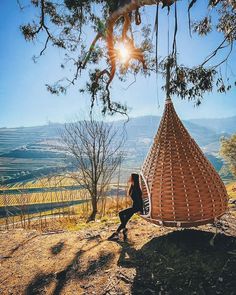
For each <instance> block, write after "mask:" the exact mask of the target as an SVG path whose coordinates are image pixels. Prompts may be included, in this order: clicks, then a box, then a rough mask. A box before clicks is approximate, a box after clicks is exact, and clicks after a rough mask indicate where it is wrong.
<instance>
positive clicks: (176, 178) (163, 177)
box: [141, 99, 228, 227]
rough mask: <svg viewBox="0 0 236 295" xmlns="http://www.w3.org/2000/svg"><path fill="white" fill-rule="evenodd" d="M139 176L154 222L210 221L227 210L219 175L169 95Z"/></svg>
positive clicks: (172, 223) (194, 222)
mask: <svg viewBox="0 0 236 295" xmlns="http://www.w3.org/2000/svg"><path fill="white" fill-rule="evenodd" d="M142 178H143V180H142V182H141V184H142V188H143V198H144V201H145V204H147V200H148V199H150V204H149V205H150V206H149V221H151V222H153V223H157V224H164V225H166V226H183V227H188V226H194V225H200V224H205V223H210V222H213V221H214V220H215V219H216V218H219V217H220V216H222V215H223V214H224V213H225V212H226V210H227V206H228V196H227V192H226V189H225V186H224V184H223V182H222V180H221V178H220V177H219V175H218V174H217V172H216V171H215V169H214V167H213V166H212V164H211V163H210V162H209V161H208V160H207V158H206V157H205V156H204V154H203V152H202V151H201V149H200V148H199V147H198V145H197V144H196V142H195V141H194V139H192V138H191V136H190V135H189V133H188V131H187V130H186V128H185V127H184V125H183V123H182V122H181V120H180V119H179V117H178V115H177V114H176V112H175V109H174V106H173V103H172V101H171V99H167V100H166V104H165V110H164V114H163V116H162V119H161V123H160V126H159V129H158V132H157V134H156V136H155V138H154V142H153V144H152V146H151V148H150V151H149V153H148V156H147V158H146V160H145V162H144V164H143V167H142V170H141V179H142ZM145 186H148V189H147V188H145ZM148 192H149V193H148Z"/></svg>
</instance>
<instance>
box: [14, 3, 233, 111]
mask: <svg viewBox="0 0 236 295" xmlns="http://www.w3.org/2000/svg"><path fill="white" fill-rule="evenodd" d="M28 1H29V2H30V3H31V6H33V7H34V8H35V9H36V10H37V11H38V12H39V13H40V17H39V18H37V17H35V19H34V20H33V21H32V22H31V23H27V24H24V25H22V26H21V31H22V33H23V35H24V37H25V39H26V41H35V40H37V39H41V40H44V46H43V48H42V50H41V52H40V53H39V56H41V55H43V54H44V53H45V51H46V49H47V47H48V45H49V44H51V45H52V46H55V47H58V48H61V49H62V50H64V52H65V58H64V61H63V63H62V64H61V67H62V68H65V67H69V68H72V69H73V71H74V73H73V76H72V77H66V78H65V79H62V80H60V81H57V82H55V84H53V85H47V89H48V90H49V91H50V92H51V93H53V94H56V95H58V94H60V93H66V91H67V89H68V88H69V87H70V86H71V85H75V84H76V82H78V80H79V78H80V77H81V75H82V73H83V72H86V73H87V76H88V79H87V83H86V85H85V86H84V87H82V88H81V87H80V91H81V92H82V93H83V92H85V91H86V92H88V93H89V94H90V96H91V107H93V105H94V102H95V100H97V99H98V100H100V101H101V102H102V105H103V108H102V113H103V114H105V113H110V114H113V113H114V112H120V113H122V114H124V113H126V112H127V106H126V105H122V104H121V103H119V102H116V101H114V100H112V98H111V97H112V94H111V85H112V80H113V78H114V77H115V75H116V76H117V77H118V78H119V79H120V80H121V81H124V80H126V79H127V78H128V77H130V76H134V79H136V76H137V75H138V74H142V75H150V74H151V73H153V72H158V73H162V74H163V76H166V75H167V66H170V67H171V69H170V75H169V77H168V79H169V81H170V83H167V85H166V86H165V87H166V88H168V93H170V94H177V95H178V96H180V97H181V98H183V99H185V98H187V99H193V100H194V101H195V103H196V104H199V103H201V99H202V97H203V95H204V93H205V92H210V91H212V90H213V88H214V87H216V89H217V90H218V91H219V92H221V93H222V92H224V93H225V92H226V91H228V90H230V89H231V87H232V84H233V82H232V81H230V79H229V77H226V78H223V77H222V74H221V65H223V64H226V63H227V61H228V60H229V57H230V54H231V53H232V49H233V45H234V42H235V39H236V10H235V9H236V2H235V0H209V1H206V6H205V16H204V17H203V18H202V19H199V20H197V21H195V22H193V23H192V22H191V17H192V16H191V12H192V10H194V7H195V6H196V4H197V3H199V0H191V1H185V2H186V8H187V9H186V14H188V17H189V30H190V35H192V32H193V33H197V34H199V35H200V36H202V37H204V36H206V35H208V34H210V33H211V32H213V31H217V32H219V33H220V34H221V35H222V36H223V39H222V42H221V43H220V44H219V45H218V46H217V47H216V48H215V49H214V50H213V52H212V53H211V54H210V55H208V56H207V57H206V59H205V60H204V61H203V62H202V63H201V64H198V65H195V66H193V67H191V68H190V67H189V66H187V65H179V64H178V50H177V38H176V37H177V33H178V23H179V19H178V7H177V6H178V1H174V0H162V1H154V0H145V1H140V0H135V1H131V0H123V1H122V0H120V1H117V0H112V1H106V0H92V1H84V0H57V1H56V0H28ZM18 2H19V3H20V0H18ZM154 4H156V5H155V6H156V7H154V9H156V23H155V30H156V43H158V42H157V41H158V31H159V28H158V19H159V13H160V12H159V9H158V7H159V4H163V7H167V12H169V11H170V10H173V15H174V16H173V17H174V37H173V44H172V52H169V56H168V57H165V56H164V57H162V58H160V60H159V58H157V56H158V52H157V48H156V50H155V45H154V44H153V42H152V38H151V34H152V30H151V29H150V26H151V25H152V24H151V22H150V23H149V25H150V26H145V25H144V24H143V23H142V17H143V16H144V15H145V10H144V9H142V7H144V6H145V5H154ZM207 4H208V5H207ZM141 9H142V10H141ZM140 10H141V11H140ZM165 11H166V10H163V11H162V12H161V13H165ZM171 15H172V14H171ZM140 26H141V27H140ZM136 31H138V32H142V37H141V38H140V37H139V38H137V36H136V34H135V32H136ZM91 32H94V39H93V40H90V38H88V34H89V35H90V33H91ZM120 42H122V43H123V44H124V45H126V46H127V48H129V53H130V55H129V57H128V58H127V60H126V61H125V62H123V63H122V62H120V60H119V52H118V49H117V46H118V44H119V43H120ZM227 49H228V52H227V53H226V55H225V52H226V50H227ZM222 55H223V56H224V55H225V56H224V57H223V58H222ZM39 56H35V57H34V60H37V58H38V57H39ZM216 57H218V60H220V61H219V62H218V63H216V62H214V59H215V58H216ZM169 59H171V60H172V62H171V63H169V62H167V61H168V60H169ZM216 60H217V59H216ZM210 61H213V64H211V65H210V64H209V62H210ZM103 67H104V68H103ZM167 76H168V75H167ZM167 86H168V87H167ZM169 87H170V89H169Z"/></svg>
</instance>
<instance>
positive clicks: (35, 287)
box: [25, 239, 114, 295]
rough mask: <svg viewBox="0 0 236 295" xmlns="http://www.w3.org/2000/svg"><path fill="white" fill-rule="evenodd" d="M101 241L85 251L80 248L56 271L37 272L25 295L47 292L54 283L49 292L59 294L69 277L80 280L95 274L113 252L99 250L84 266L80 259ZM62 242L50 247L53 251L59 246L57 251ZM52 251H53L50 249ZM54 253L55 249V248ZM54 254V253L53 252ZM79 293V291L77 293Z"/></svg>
mask: <svg viewBox="0 0 236 295" xmlns="http://www.w3.org/2000/svg"><path fill="white" fill-rule="evenodd" d="M100 242H101V241H99V239H98V242H97V243H96V244H95V245H93V246H92V247H90V248H89V249H87V250H86V251H85V250H83V249H80V250H79V251H78V252H77V253H76V255H75V256H74V258H73V260H72V261H71V262H70V263H69V264H68V265H67V266H66V268H65V269H63V270H62V271H60V272H57V273H48V274H38V275H37V276H36V277H35V278H34V279H33V280H32V281H31V282H30V284H29V285H28V286H27V288H26V290H25V294H27V295H37V294H47V293H45V290H46V289H47V288H48V287H49V286H50V285H51V284H53V283H54V285H55V287H53V291H52V293H50V294H53V295H57V294H58V295H59V294H61V292H62V290H63V289H64V287H65V286H66V285H67V284H68V283H69V282H70V280H71V279H73V280H77V281H80V280H82V279H87V278H88V277H89V276H92V275H94V274H96V272H97V271H98V270H99V271H102V270H103V269H104V268H105V267H106V266H107V265H108V264H109V262H110V261H111V260H112V259H113V257H114V255H113V253H107V252H103V251H101V252H100V253H99V254H98V257H97V258H96V259H90V260H89V261H88V264H87V266H86V268H82V267H81V259H82V257H83V255H84V254H85V253H86V252H87V251H90V250H92V249H93V248H96V247H97V246H98V245H99V244H100ZM63 246H64V243H58V244H56V245H55V246H53V247H52V248H51V251H52V249H53V250H54V251H55V249H58V248H59V252H60V251H61V250H62V248H63ZM52 253H53V251H52ZM56 253H58V252H57V250H56ZM53 254H54V255H55V253H53ZM78 294H79V293H78Z"/></svg>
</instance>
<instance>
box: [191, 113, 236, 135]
mask: <svg viewBox="0 0 236 295" xmlns="http://www.w3.org/2000/svg"><path fill="white" fill-rule="evenodd" d="M189 121H190V122H192V123H194V124H196V125H198V126H203V127H206V128H209V129H211V130H212V131H214V132H216V133H229V134H232V133H236V116H234V117H230V118H221V119H192V120H189Z"/></svg>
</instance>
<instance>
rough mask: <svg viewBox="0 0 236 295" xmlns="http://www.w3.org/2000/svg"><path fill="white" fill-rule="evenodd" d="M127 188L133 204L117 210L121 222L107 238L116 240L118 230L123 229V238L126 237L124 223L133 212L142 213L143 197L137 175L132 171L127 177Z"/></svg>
mask: <svg viewBox="0 0 236 295" xmlns="http://www.w3.org/2000/svg"><path fill="white" fill-rule="evenodd" d="M129 183H130V186H129V190H128V195H129V196H130V198H131V199H132V201H133V205H132V207H130V208H127V209H125V210H122V211H120V212H119V217H120V221H121V224H120V225H119V227H118V228H117V230H116V232H114V233H113V234H112V235H111V236H110V237H109V238H108V239H109V240H118V238H119V233H120V231H123V236H124V240H126V239H127V228H126V224H127V223H128V221H129V220H130V218H131V217H132V216H133V215H134V213H137V212H140V213H141V214H142V213H143V199H142V190H141V188H140V185H139V175H138V174H136V173H132V174H131V176H130V179H129Z"/></svg>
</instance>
